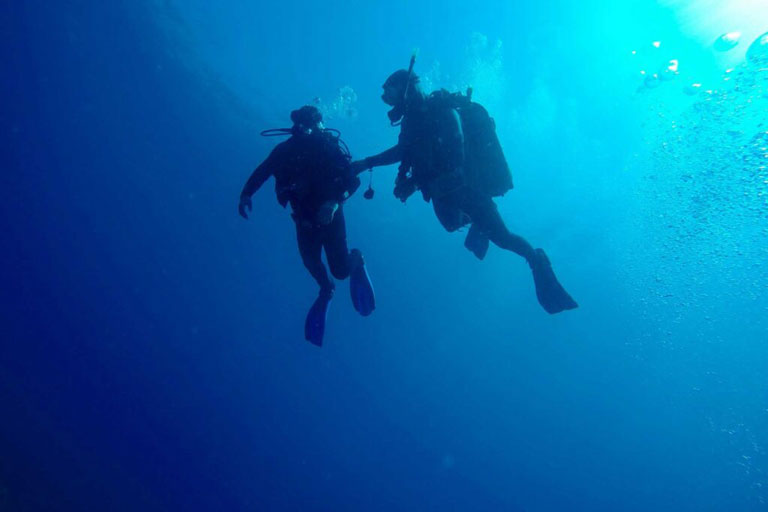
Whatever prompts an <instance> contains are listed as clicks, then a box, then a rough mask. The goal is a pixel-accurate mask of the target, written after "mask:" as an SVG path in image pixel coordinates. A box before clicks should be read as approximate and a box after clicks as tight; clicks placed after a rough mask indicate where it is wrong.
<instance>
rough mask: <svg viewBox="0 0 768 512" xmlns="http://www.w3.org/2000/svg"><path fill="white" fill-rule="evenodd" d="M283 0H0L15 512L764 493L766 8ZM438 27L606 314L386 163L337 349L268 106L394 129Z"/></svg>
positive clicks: (576, 502) (456, 74) (646, 500)
mask: <svg viewBox="0 0 768 512" xmlns="http://www.w3.org/2000/svg"><path fill="white" fill-rule="evenodd" d="M261 4H262V3H256V2H244V1H240V2H237V1H232V2H225V3H223V4H215V6H214V4H212V3H210V2H202V1H198V0H188V1H185V2H179V1H176V0H165V1H160V0H155V1H144V0H139V1H133V2H89V1H85V0H82V1H75V0H62V1H59V2H42V1H39V0H25V1H24V2H20V1H16V0H11V1H10V2H6V3H4V4H3V5H2V7H0V20H2V21H0V28H2V30H0V38H2V41H0V57H2V59H0V62H2V80H0V90H1V91H2V98H3V100H2V107H0V129H2V130H3V137H2V139H0V140H1V141H2V142H0V147H1V148H2V154H1V155H2V165H3V169H2V172H1V173H0V176H1V177H2V182H1V184H0V185H1V186H0V211H1V212H2V214H1V215H0V233H2V240H3V243H2V252H1V254H2V264H1V265H0V283H2V284H1V285H0V300H1V303H2V310H1V311H2V316H0V333H1V334H2V341H1V342H0V511H3V512H4V511H6V510H7V511H14V512H15V511H38V510H46V511H48V510H50V511H59V510H78V511H79V510H115V511H136V510H142V511H154V510H158V511H159V510H163V511H170V510H259V511H261V510H265V511H283V510H301V511H341V510H349V511H357V510H361V511H362V510H365V511H394V510H416V511H421V510H441V511H443V510H456V511H497V510H498V511H529V512H547V511H590V512H595V511H617V510H621V511H649V510H656V511H665V510H669V511H676V512H680V511H718V512H719V511H758V510H768V504H767V503H766V501H767V500H768V452H767V450H768V379H766V368H768V346H767V345H766V340H768V314H767V313H768V279H767V278H768V263H767V258H766V256H768V254H767V253H768V203H767V201H768V172H766V165H767V164H768V134H766V131H767V130H768V121H767V120H766V117H768V116H766V112H768V71H767V70H766V68H767V67H768V64H765V65H758V64H759V63H758V64H755V63H752V64H750V62H749V61H747V60H746V58H745V55H746V51H747V48H748V47H749V45H750V44H751V43H752V41H754V40H755V39H757V38H758V36H760V34H762V33H764V32H765V31H767V30H768V14H767V13H768V8H766V6H765V5H764V3H763V2H761V1H749V0H734V1H733V2H728V3H727V4H728V5H727V6H719V5H716V4H715V3H711V2H704V1H693V0H692V1H689V2H684V1H672V0H665V1H660V2H658V3H657V2H652V1H650V0H648V1H645V2H641V1H627V2H621V3H619V2H599V1H596V0H586V1H585V2H578V3H574V2H566V1H562V0H555V1H549V2H544V3H521V4H520V5H515V4H514V3H510V2H502V1H498V0H494V1H490V2H485V3H480V4H478V3H472V2H451V1H448V2H437V1H433V0H429V1H422V2H405V1H403V0H392V1H390V2H368V3H366V4H365V5H361V6H351V5H350V4H348V3H344V2H337V1H329V2H322V3H310V2H302V1H293V0H291V1H286V2H273V3H269V4H267V3H263V4H264V5H261ZM732 31H741V32H742V34H741V36H740V39H739V44H738V45H736V46H735V48H732V49H730V50H728V51H725V52H720V51H717V49H716V48H715V46H714V44H713V43H714V42H715V40H716V39H717V37H719V36H720V35H721V34H724V33H727V32H732ZM654 43H656V44H654ZM415 49H417V50H418V59H417V64H416V71H417V72H418V73H419V74H420V75H421V77H422V81H423V83H424V84H425V85H426V86H427V88H429V89H432V88H438V87H448V88H450V89H452V90H458V89H460V88H464V87H466V86H468V85H472V86H473V87H474V90H475V98H476V99H477V100H478V101H480V102H481V103H483V104H484V105H485V106H486V107H487V108H488V109H489V110H490V112H491V114H492V115H493V116H494V117H495V118H496V121H497V125H498V132H499V136H500V138H501V141H502V144H503V146H504V149H505V152H506V154H507V158H508V160H509V162H510V165H511V167H512V169H513V174H514V177H515V184H516V187H515V189H514V190H513V191H512V192H510V193H509V194H507V195H506V196H505V197H503V198H501V199H500V200H499V201H498V204H499V208H500V211H501V212H502V214H503V215H504V217H505V218H506V219H507V220H508V222H509V225H510V227H511V228H512V229H513V230H514V231H516V232H519V233H521V234H522V235H524V236H525V237H527V238H528V239H530V240H531V242H532V243H533V244H534V245H535V246H537V247H538V246H541V247H544V248H546V249H547V251H548V253H549V255H550V257H551V259H552V261H553V263H554V266H555V269H556V271H557V273H558V275H559V277H560V279H561V281H562V282H563V283H564V284H565V286H566V287H567V288H568V290H569V291H570V292H571V293H572V295H573V296H574V297H575V298H576V299H577V300H578V302H579V303H580V306H581V307H580V308H579V309H578V310H575V311H572V312H567V313H563V314H560V315H556V316H550V315H547V314H546V313H545V312H544V311H543V310H542V309H541V308H540V306H539V305H538V304H537V302H536V299H535V295H534V290H533V283H532V280H531V277H530V272H529V270H528V268H527V266H526V265H525V263H524V262H523V261H522V260H521V259H520V258H517V257H515V256H513V255H511V254H509V253H504V252H502V251H500V250H498V249H496V248H494V247H492V248H491V250H490V252H489V254H488V256H487V258H486V260H485V261H482V262H480V261H478V260H476V259H475V258H474V257H473V256H472V255H471V254H470V253H469V252H468V251H466V250H465V249H464V248H463V247H462V241H463V233H453V234H448V233H446V232H445V231H444V230H443V229H442V228H441V227H440V225H439V223H438V222H437V220H436V218H435V216H434V214H433V213H432V211H431V208H430V205H428V204H426V203H424V202H422V201H421V200H420V199H419V198H418V197H413V198H411V199H410V200H409V201H408V203H407V204H406V205H405V206H403V205H402V204H401V203H400V202H399V201H398V200H397V199H395V198H394V197H393V196H392V194H391V184H392V181H393V179H394V169H393V168H383V169H378V170H377V171H376V172H375V175H374V177H373V180H374V187H375V188H376V190H377V194H376V198H375V199H374V200H373V201H365V200H364V199H363V198H362V195H361V194H359V195H356V196H355V197H353V198H352V199H351V200H350V201H349V202H348V204H347V206H346V213H347V225H348V235H349V239H350V242H351V245H352V246H357V247H360V248H361V249H362V250H363V251H364V253H365V255H366V260H367V265H368V269H369V272H370V274H371V276H372V279H373V281H374V285H375V287H376V292H377V304H378V307H377V310H376V311H375V313H374V314H373V315H372V316H370V317H368V318H362V317H360V316H359V315H357V314H356V313H355V311H354V310H353V308H352V306H351V302H350V299H349V296H348V293H347V283H345V282H342V283H339V284H338V293H337V294H336V298H335V299H334V301H333V303H332V305H331V309H330V312H329V317H328V327H327V332H326V339H325V346H324V347H323V348H322V349H318V348H316V347H314V346H311V345H310V344H308V343H307V342H305V341H304V340H303V332H302V328H303V321H304V315H305V314H306V312H307V310H308V308H309V306H310V305H311V303H312V301H313V300H314V297H315V295H316V292H317V290H316V285H315V283H314V282H313V281H312V279H311V278H310V277H309V275H308V274H307V273H306V271H305V270H304V268H303V267H302V264H301V261H300V258H299V255H298V252H297V250H296V247H295V240H294V231H293V225H292V221H291V220H290V218H289V216H288V213H287V212H286V211H285V210H283V209H281V208H280V207H279V205H278V204H277V202H276V201H275V199H274V194H273V192H272V186H271V183H268V184H267V185H266V186H265V187H264V188H263V189H262V190H261V191H259V193H258V194H257V195H256V196H254V210H253V214H252V216H251V219H250V220H249V221H248V222H246V221H244V220H242V219H241V218H239V216H238V215H237V198H238V194H239V192H240V188H241V186H242V184H243V182H244V181H245V180H246V179H247V177H248V175H249V174H250V172H251V171H252V170H253V168H254V167H255V165H257V164H258V163H259V162H260V161H261V160H262V159H263V158H264V157H265V156H266V155H267V153H268V151H269V149H270V148H271V144H272V143H273V142H274V139H272V140H269V139H262V138H260V137H259V136H258V132H259V131H260V130H262V129H266V128H273V127H280V126H286V125H287V124H288V123H289V120H288V113H289V112H290V110H292V109H294V108H297V107H298V106H300V105H302V104H305V103H313V102H314V103H315V104H317V105H319V106H320V108H321V109H322V110H323V111H324V113H325V116H326V119H327V123H326V124H327V125H329V126H332V127H335V128H339V129H340V130H342V132H343V134H344V139H345V140H346V142H347V143H348V144H349V146H350V148H351V150H352V152H353V154H354V155H355V157H363V156H367V155H370V154H372V153H375V152H378V151H380V150H382V149H385V148H386V147H389V146H390V145H391V144H393V143H394V142H395V140H396V136H397V129H394V128H392V127H390V126H389V124H388V121H387V118H386V110H387V107H386V105H384V104H383V103H382V102H381V101H380V99H379V95H380V86H381V83H382V82H383V80H384V79H385V78H386V76H387V75H388V74H389V73H390V72H392V71H393V70H395V69H398V68H402V67H406V66H407V64H408V59H409V57H410V55H411V53H412V52H413V51H414V50H415ZM633 52H634V53H633ZM673 59H674V60H677V61H678V65H679V66H678V67H677V71H676V72H670V73H669V76H664V77H662V76H661V75H663V74H664V70H665V69H669V66H671V65H672V64H671V63H670V62H671V60H673ZM729 70H730V71H729ZM654 73H656V74H657V75H659V77H658V79H657V78H653V74H654ZM659 73H660V74H659ZM649 76H650V77H651V78H650V79H649V78H648V77H649ZM662 78H664V80H662ZM666 78H671V80H666ZM694 83H700V84H701V86H700V87H693V88H692V87H691V86H692V84H694ZM687 90H688V92H691V95H688V94H686V91H687Z"/></svg>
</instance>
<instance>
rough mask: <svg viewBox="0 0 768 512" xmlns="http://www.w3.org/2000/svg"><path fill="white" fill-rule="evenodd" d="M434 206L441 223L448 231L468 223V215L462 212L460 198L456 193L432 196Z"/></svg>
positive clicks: (450, 231)
mask: <svg viewBox="0 0 768 512" xmlns="http://www.w3.org/2000/svg"><path fill="white" fill-rule="evenodd" d="M432 208H434V210H435V215H436V216H437V220H439V221H440V224H442V226H443V227H444V228H445V230H446V231H448V232H449V233H452V232H454V231H456V230H457V229H459V228H461V227H462V226H465V225H466V224H467V221H468V220H469V219H467V216H466V215H465V214H464V212H462V210H461V207H460V204H459V198H458V197H457V195H456V194H455V193H450V194H447V195H445V196H442V197H433V198H432Z"/></svg>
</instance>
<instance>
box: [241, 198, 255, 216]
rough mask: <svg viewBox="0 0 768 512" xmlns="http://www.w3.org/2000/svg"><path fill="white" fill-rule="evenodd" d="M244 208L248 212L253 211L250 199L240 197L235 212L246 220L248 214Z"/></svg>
mask: <svg viewBox="0 0 768 512" xmlns="http://www.w3.org/2000/svg"><path fill="white" fill-rule="evenodd" d="M246 208H247V209H248V212H249V211H251V210H252V209H253V203H251V198H250V197H248V196H240V204H239V205H238V206H237V211H239V212H240V216H241V217H242V218H244V219H246V220H247V219H248V212H246Z"/></svg>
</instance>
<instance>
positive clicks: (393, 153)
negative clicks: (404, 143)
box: [352, 144, 403, 175]
mask: <svg viewBox="0 0 768 512" xmlns="http://www.w3.org/2000/svg"><path fill="white" fill-rule="evenodd" d="M402 159H403V148H402V147H401V146H400V144H397V145H395V146H392V147H391V148H389V149H387V150H386V151H382V152H381V153H379V154H378V155H373V156H369V157H368V158H363V159H362V160H357V161H355V162H352V171H353V172H354V173H355V174H356V175H357V174H360V173H362V172H364V171H367V170H368V169H372V168H374V167H381V166H382V165H392V164H396V163H397V162H399V161H401V160H402Z"/></svg>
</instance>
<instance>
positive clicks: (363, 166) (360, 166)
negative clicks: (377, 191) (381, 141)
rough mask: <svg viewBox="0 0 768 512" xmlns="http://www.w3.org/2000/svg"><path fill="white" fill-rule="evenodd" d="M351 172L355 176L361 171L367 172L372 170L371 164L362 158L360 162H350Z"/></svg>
mask: <svg viewBox="0 0 768 512" xmlns="http://www.w3.org/2000/svg"><path fill="white" fill-rule="evenodd" d="M351 165H352V172H353V173H354V174H355V176H357V175H358V174H360V173H361V172H363V171H367V170H368V169H371V168H373V166H372V165H371V164H369V163H368V159H367V158H363V159H362V160H355V161H354V162H352V164H351Z"/></svg>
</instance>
